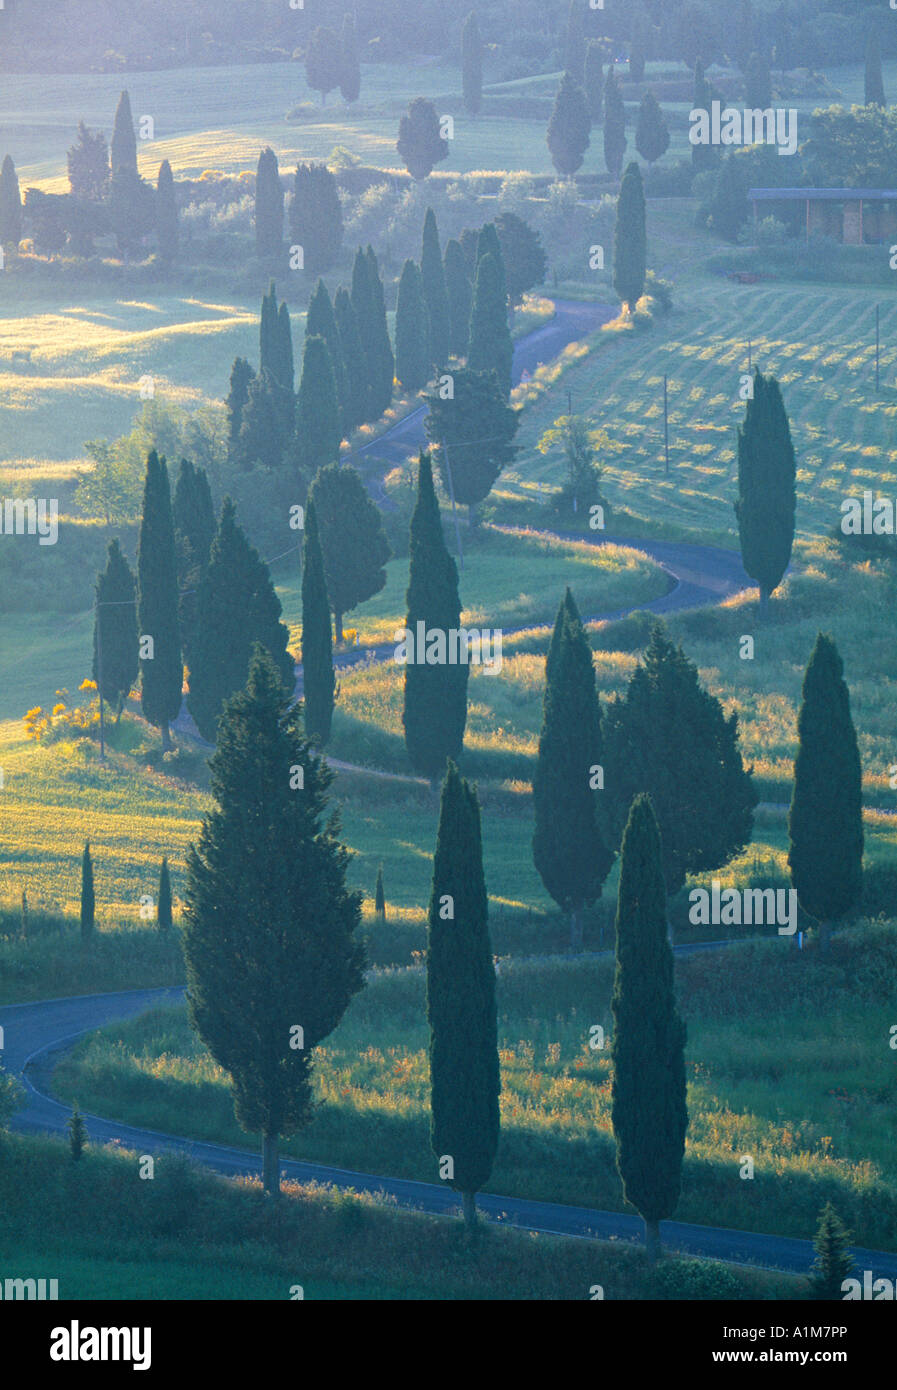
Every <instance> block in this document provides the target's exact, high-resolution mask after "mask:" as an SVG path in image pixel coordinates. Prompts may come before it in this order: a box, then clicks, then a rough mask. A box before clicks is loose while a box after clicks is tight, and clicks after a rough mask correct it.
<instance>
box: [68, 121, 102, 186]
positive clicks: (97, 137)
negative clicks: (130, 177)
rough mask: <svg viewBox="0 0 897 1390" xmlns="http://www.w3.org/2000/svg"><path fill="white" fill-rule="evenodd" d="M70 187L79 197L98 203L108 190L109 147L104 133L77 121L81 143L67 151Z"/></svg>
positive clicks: (79, 141) (78, 142)
mask: <svg viewBox="0 0 897 1390" xmlns="http://www.w3.org/2000/svg"><path fill="white" fill-rule="evenodd" d="M68 175H69V188H70V189H71V191H72V193H73V194H74V195H75V197H76V198H83V199H85V200H86V201H87V202H91V203H99V202H101V201H102V199H103V198H104V197H105V196H106V194H107V193H108V191H109V146H108V145H107V144H106V137H105V135H104V134H103V132H102V131H101V130H90V129H89V128H88V127H87V126H86V125H85V124H84V122H83V121H79V122H78V141H77V144H75V145H72V147H71V149H70V150H69V152H68Z"/></svg>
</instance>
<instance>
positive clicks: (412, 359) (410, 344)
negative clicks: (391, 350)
mask: <svg viewBox="0 0 897 1390" xmlns="http://www.w3.org/2000/svg"><path fill="white" fill-rule="evenodd" d="M395 360H396V368H395V370H396V379H397V380H398V381H399V383H400V385H401V386H402V389H403V390H404V391H405V392H407V393H408V394H411V393H413V392H415V391H422V390H423V388H424V387H425V386H426V384H427V381H428V380H429V377H430V363H431V361H432V356H431V353H430V324H429V315H428V314H427V305H426V302H425V300H424V291H423V286H422V284H421V275H420V270H419V269H418V267H417V265H416V263H415V262H414V261H410V260H409V261H406V262H405V264H404V266H403V267H402V275H401V278H400V280H399V292H398V296H397V299H396V359H395Z"/></svg>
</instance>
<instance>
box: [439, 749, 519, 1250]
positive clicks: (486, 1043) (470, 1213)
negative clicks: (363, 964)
mask: <svg viewBox="0 0 897 1390" xmlns="http://www.w3.org/2000/svg"><path fill="white" fill-rule="evenodd" d="M427 924H428V931H427V1021H428V1023H429V1025H430V1096H431V1121H430V1143H431V1145H432V1149H433V1153H434V1154H435V1155H436V1158H437V1161H438V1163H439V1167H440V1175H441V1176H445V1177H446V1178H447V1180H448V1181H449V1182H450V1183H451V1186H452V1187H453V1188H454V1189H455V1191H456V1192H460V1193H461V1196H462V1202H463V1207H464V1219H465V1221H466V1223H467V1226H468V1229H472V1228H473V1227H474V1226H475V1225H476V1219H477V1216H476V1194H477V1192H479V1191H480V1189H481V1188H482V1187H483V1186H484V1184H485V1183H487V1182H488V1181H489V1177H490V1174H491V1173H492V1165H493V1163H494V1162H495V1154H496V1151H497V1149H498V1138H499V1131H500V1126H501V1117H500V1111H499V1095H500V1093H501V1071H500V1067H499V1058H498V1019H497V1014H496V1006H495V963H494V961H493V959H492V945H491V942H490V940H489V905H488V899H487V896H486V882H485V878H484V876H483V842H482V831H481V828H480V806H479V801H478V799H477V794H476V792H475V791H474V790H473V789H472V788H471V787H470V786H469V785H468V783H467V782H466V781H465V780H464V779H463V778H462V777H461V776H460V775H459V773H458V769H457V768H456V767H455V765H454V763H452V762H449V764H448V768H447V771H446V776H445V781H444V783H443V786H442V798H441V801H440V806H439V830H438V833H437V837H436V853H435V855H434V857H433V887H432V891H431V893H430V906H429V912H428V918H427ZM449 1163H450V1165H451V1166H450V1167H448V1164H449Z"/></svg>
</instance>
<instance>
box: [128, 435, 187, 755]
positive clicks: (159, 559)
mask: <svg viewBox="0 0 897 1390" xmlns="http://www.w3.org/2000/svg"><path fill="white" fill-rule="evenodd" d="M137 589H138V595H139V599H138V608H137V623H138V626H139V628H140V640H141V644H142V646H144V648H145V654H143V653H142V654H141V658H140V676H141V704H142V708H143V713H144V714H145V715H146V718H147V719H148V720H149V722H150V724H153V725H155V727H156V728H157V729H160V730H161V731H162V748H163V750H165V751H168V750H169V749H170V748H171V732H170V730H169V727H168V726H169V724H170V723H171V721H172V719H175V718H176V717H177V715H178V712H179V710H180V708H181V687H182V685H183V680H184V666H183V662H182V660H181V635H180V625H179V621H178V571H177V549H176V546H175V539H174V522H173V519H172V514H171V490H170V487H169V482H168V469H167V467H166V466H165V460H164V459H160V458H159V456H158V454H157V453H156V451H155V449H153V451H152V452H151V454H150V455H149V457H148V459H147V461H146V483H145V486H144V492H143V515H142V518H141V522H140V539H139V541H138V544H137ZM147 638H149V639H151V641H150V642H149V643H147Z"/></svg>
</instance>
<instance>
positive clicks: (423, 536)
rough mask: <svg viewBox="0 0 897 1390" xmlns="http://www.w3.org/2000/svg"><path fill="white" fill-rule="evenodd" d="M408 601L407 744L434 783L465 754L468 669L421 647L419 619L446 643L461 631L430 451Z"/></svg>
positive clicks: (422, 478)
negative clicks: (428, 660) (429, 657)
mask: <svg viewBox="0 0 897 1390" xmlns="http://www.w3.org/2000/svg"><path fill="white" fill-rule="evenodd" d="M406 600H407V611H408V616H407V617H406V619H405V627H406V629H407V631H408V632H410V634H411V636H412V638H413V640H414V644H415V647H414V656H415V657H416V658H417V659H416V660H415V661H414V662H406V663H405V695H404V704H403V708H402V726H403V728H404V730H405V747H406V748H407V749H408V756H409V758H410V759H411V763H412V765H413V767H414V768H415V769H416V771H417V772H420V773H421V774H422V775H423V776H425V777H429V778H430V780H431V782H435V781H436V780H437V779H438V778H439V777H441V776H442V774H443V772H444V770H445V763H446V759H447V758H451V759H453V760H457V759H458V758H460V756H461V752H462V749H463V746H464V728H465V725H466V723H467V680H468V676H469V674H470V669H469V666H468V665H467V663H466V662H458V663H457V664H455V665H451V664H449V662H448V661H446V662H445V663H443V664H441V665H432V666H429V665H426V664H425V654H424V653H423V652H420V651H419V650H418V645H419V644H418V640H417V639H418V627H417V625H418V623H421V622H422V623H424V625H425V628H424V630H425V631H432V630H436V631H439V632H442V633H443V634H445V638H446V641H447V640H448V633H450V632H451V631H453V630H454V631H457V630H458V629H459V628H460V624H461V599H460V597H459V595H458V570H457V567H456V565H455V562H454V560H453V559H452V557H451V555H450V554H449V552H448V548H447V546H446V543H445V537H444V535H443V533H442V519H441V517H440V515H439V503H438V501H437V500H436V490H435V488H434V486H433V472H432V468H431V465H430V455H429V454H426V453H422V454H421V456H420V468H419V471H418V479H417V502H416V504H415V508H414V514H413V516H412V518H411V540H410V546H409V576H408V592H407V595H406ZM406 654H407V653H406Z"/></svg>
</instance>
